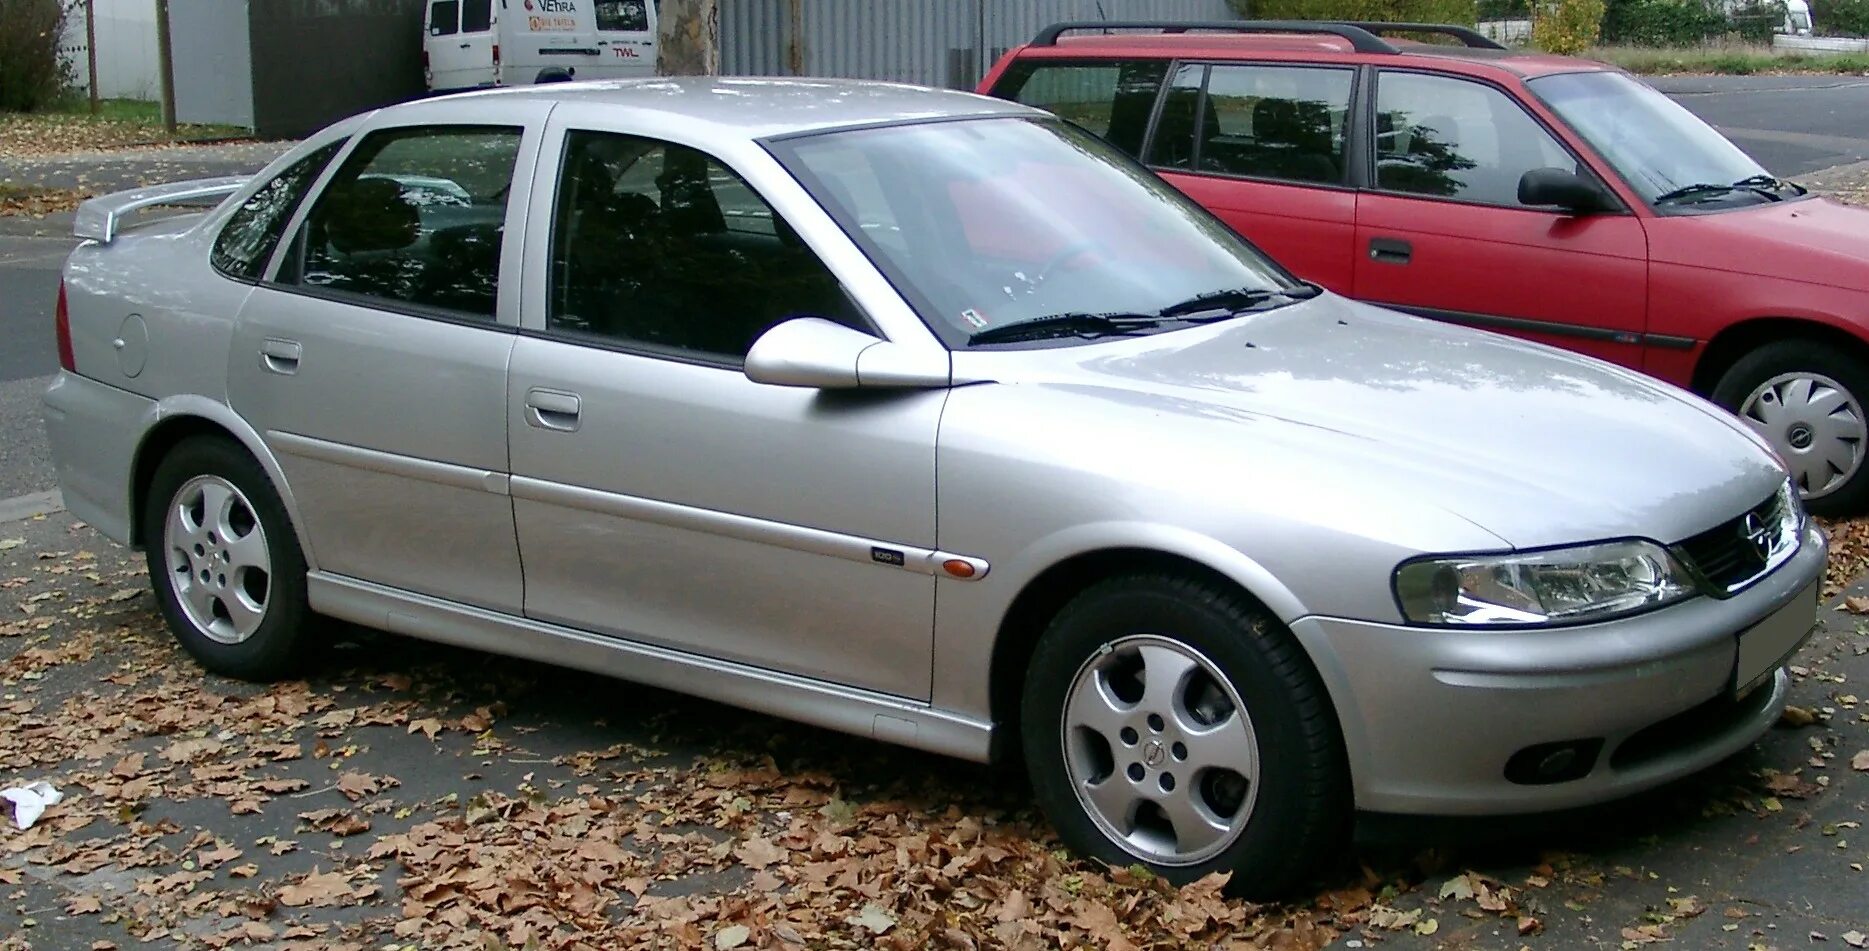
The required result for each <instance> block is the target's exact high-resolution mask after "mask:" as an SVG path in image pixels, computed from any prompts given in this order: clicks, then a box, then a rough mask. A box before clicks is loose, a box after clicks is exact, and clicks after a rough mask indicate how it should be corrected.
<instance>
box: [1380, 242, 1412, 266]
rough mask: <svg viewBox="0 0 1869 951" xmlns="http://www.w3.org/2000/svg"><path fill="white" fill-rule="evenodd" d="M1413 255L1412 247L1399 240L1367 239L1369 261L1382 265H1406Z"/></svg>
mask: <svg viewBox="0 0 1869 951" xmlns="http://www.w3.org/2000/svg"><path fill="white" fill-rule="evenodd" d="M1414 253H1415V247H1414V245H1411V244H1409V243H1408V242H1406V241H1403V240H1402V239H1400V238H1371V239H1369V259H1370V260H1371V261H1380V262H1382V263H1384V264H1407V263H1408V259H1409V258H1411V257H1413V256H1414Z"/></svg>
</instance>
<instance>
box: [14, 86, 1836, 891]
mask: <svg viewBox="0 0 1869 951" xmlns="http://www.w3.org/2000/svg"><path fill="white" fill-rule="evenodd" d="M190 196H193V197H223V198H224V200H222V201H221V202H220V204H219V205H218V206H217V207H216V208H214V209H213V210H212V211H208V212H206V213H204V214H199V215H185V216H180V217H170V218H164V219H160V220H157V221H154V222H150V221H146V220H144V219H141V218H133V217H132V216H133V215H134V214H135V212H136V211H137V210H138V209H140V208H143V207H145V206H148V205H152V204H160V203H172V202H175V201H177V200H180V199H182V198H185V197H190ZM77 231H78V233H79V234H80V235H81V236H83V237H85V238H88V239H90V240H88V241H86V242H85V243H84V244H83V245H82V246H81V247H79V248H78V249H77V250H76V251H75V252H74V253H73V254H72V256H71V260H70V262H69V264H68V265H67V267H66V270H65V275H64V284H63V287H62V289H61V291H60V298H59V305H58V311H57V326H58V341H59V350H60V356H61V361H62V363H63V367H64V369H63V372H61V373H60V374H59V375H58V377H57V379H56V381H55V382H54V383H53V384H52V386H51V388H50V390H49V391H48V392H47V393H46V396H45V404H46V418H47V424H48V427H49V429H50V433H51V437H52V445H53V450H54V454H55V456H56V459H57V464H58V468H59V477H60V481H61V484H62V486H63V490H64V493H65V499H66V503H67V505H68V506H69V507H70V509H71V511H72V512H73V513H74V514H76V515H77V516H79V517H80V518H83V519H84V520H85V521H87V522H90V523H91V524H93V525H95V526H96V527H97V528H98V529H100V530H101V531H103V532H104V533H105V534H107V535H109V536H111V537H113V538H115V539H118V540H119V541H122V542H124V543H126V544H130V545H136V546H141V547H143V548H145V549H146V550H147V552H148V560H149V570H150V576H151V579H152V581H153V583H154V585H155V590H156V593H157V596H158V602H159V604H160V606H161V610H162V612H163V613H164V615H165V616H166V618H167V620H168V622H169V624H170V626H171V627H172V628H173V629H174V632H175V635H176V637H177V638H178V639H179V640H180V642H181V644H182V646H183V647H184V648H186V649H187V650H188V651H189V652H190V653H191V654H193V655H194V656H195V657H196V658H197V659H198V660H199V661H200V662H201V663H202V665H204V666H205V667H207V668H209V669H210V670H213V671H217V672H220V673H223V674H228V675H232V676H236V677H244V678H254V679H264V678H273V677H280V676H286V675H289V674H290V673H291V672H292V671H294V670H296V669H298V667H299V665H300V663H301V662H302V661H303V660H304V659H306V658H307V657H308V656H309V655H310V653H311V652H312V651H313V650H314V649H315V648H317V647H318V646H319V644H318V640H319V638H320V636H321V632H323V631H327V630H329V628H328V627H326V626H321V625H319V624H317V623H315V621H314V617H315V614H317V615H325V616H330V617H335V618H342V619H346V620H349V621H353V622H359V623H362V624H366V625H370V626H374V627H377V628H382V629H386V630H389V631H394V632H399V633H403V634H407V635H410V636H414V637H419V638H428V639H432V640H435V641H442V642H447V643H453V644H460V645H467V646H470V647H475V648H481V649H485V650H489V651H497V652H501V653H506V654H511V655H516V656H522V657H531V658H538V659H542V660H546V661H551V662H555V663H559V664H564V665H568V666H573V667H580V668H586V669H589V670H594V671H601V672H606V673H610V674H614V675H616V676H618V677H624V678H629V679H631V680H636V681H641V682H645V683H650V684H656V685H660V686H664V687H669V688H672V689H676V690H681V691H687V692H691V693H695V694H700V695H703V696H707V697H712V698H715V699H718V700H720V701H723V702H727V703H733V704H739V705H742V706H745V707H749V708H753V709H757V710H763V711H767V712H770V713H774V714H779V715H782V716H788V717H794V718H797V719H800V720H804V721H808V722H811V723H816V724H820V725H824V726H829V727H833V728H836V729H840V730H847V731H849V732H852V733H855V734H859V735H862V736H869V737H875V738H877V739H881V740H886V741H889V742H893V743H901V744H907V745H909V746H914V747H919V748H921V749H924V750H929V751H932V752H935V753H940V754H946V755H950V756H957V757H963V758H967V759H973V760H987V759H989V758H993V757H996V756H1019V757H1023V759H1024V762H1025V763H1026V765H1027V767H1028V769H1029V771H1030V773H1031V776H1032V780H1033V784H1034V788H1035V791H1036V796H1037V798H1038V800H1039V801H1040V803H1041V804H1042V805H1043V807H1044V808H1045V810H1046V811H1047V813H1048V814H1049V815H1050V817H1051V818H1052V820H1053V823H1054V825H1055V826H1056V828H1057V830H1058V832H1059V834H1060V836H1061V837H1062V838H1063V839H1064V840H1065V842H1066V843H1068V844H1069V845H1070V846H1072V847H1073V848H1075V849H1077V850H1078V851H1079V852H1081V853H1083V854H1086V855H1089V856H1093V857H1095V858H1097V859H1101V860H1104V861H1107V862H1111V863H1115V864H1131V863H1143V864H1146V865H1148V866H1149V867H1151V868H1153V869H1155V870H1157V871H1159V872H1160V873H1162V874H1164V875H1167V876H1169V877H1170V878H1172V879H1175V880H1178V881H1181V880H1188V879H1191V878H1193V877H1196V876H1199V875H1202V874H1205V873H1207V872H1209V871H1213V870H1216V869H1227V870H1232V871H1234V872H1236V873H1237V877H1236V881H1237V882H1238V883H1240V885H1241V887H1242V888H1243V890H1245V891H1247V892H1249V893H1261V894H1263V893H1272V892H1277V891H1279V890H1281V889H1285V888H1288V887H1291V886H1292V885H1294V884H1296V883H1297V882H1299V881H1301V880H1302V879H1303V877H1304V876H1305V875H1306V874H1307V872H1308V871H1309V861H1310V860H1311V859H1312V857H1317V856H1327V855H1329V854H1331V851H1332V846H1333V845H1334V844H1336V843H1337V842H1338V841H1339V839H1340V837H1341V836H1343V835H1344V834H1345V832H1346V829H1347V828H1348V821H1347V820H1348V819H1349V817H1350V816H1351V814H1352V810H1353V809H1364V810H1375V811H1383V812H1392V813H1460V814H1477V813H1509V812H1522V811H1529V810H1541V809H1550V808H1554V807H1564V806H1571V805H1577V804H1582V803H1588V802H1593V801H1598V800H1603V799H1607V798H1611V797H1616V796H1620V795H1624V794H1627V793H1630V792H1632V791H1635V790H1638V789H1642V788H1645V787H1649V786H1654V785H1656V784H1659V783H1662V782H1664V781H1666V780H1668V779H1670V778H1673V777H1678V776H1682V775H1684V774H1687V773H1690V772H1692V771H1694V770H1697V769H1700V768H1702V767H1705V766H1707V765H1709V764H1711V763H1714V762H1716V761H1718V760H1720V759H1721V758H1723V757H1726V756H1728V755H1730V754H1732V753H1733V752H1735V751H1737V750H1739V749H1742V748H1744V747H1745V746H1747V745H1748V744H1750V743H1751V742H1752V741H1753V740H1754V739H1755V738H1756V737H1757V736H1758V735H1759V734H1760V733H1761V732H1762V731H1764V730H1765V729H1766V728H1767V726H1768V725H1769V724H1770V723H1771V722H1772V721H1773V719H1774V718H1775V717H1776V716H1777V714H1778V711H1779V709H1780V708H1781V706H1782V705H1783V703H1784V699H1785V691H1786V687H1787V678H1786V674H1785V672H1784V670H1783V666H1784V664H1785V662H1786V660H1787V658H1788V657H1789V656H1790V654H1791V653H1792V652H1793V651H1794V650H1796V648H1797V647H1798V645H1799V644H1800V643H1801V642H1802V641H1803V639H1804V638H1805V637H1806V636H1807V635H1808V633H1809V631H1810V630H1811V628H1812V625H1813V619H1814V612H1815V606H1816V596H1817V595H1816V592H1817V586H1818V579H1819V577H1820V575H1821V573H1822V567H1823V564H1824V558H1825V543H1824V540H1823V538H1822V536H1821V535H1820V534H1819V533H1818V532H1817V530H1816V529H1815V528H1813V527H1812V526H1811V525H1810V524H1809V523H1808V522H1807V519H1806V518H1805V516H1804V513H1803V511H1802V510H1801V508H1800V506H1799V502H1798V500H1797V497H1796V494H1795V493H1793V492H1792V491H1790V489H1789V486H1788V483H1787V481H1786V475H1785V470H1784V467H1783V466H1782V465H1781V463H1780V462H1779V461H1777V460H1776V459H1775V458H1774V457H1773V456H1772V454H1771V452H1770V451H1769V450H1768V449H1767V448H1766V447H1765V446H1764V445H1763V444H1761V443H1760V442H1759V441H1758V440H1757V439H1756V438H1755V437H1753V436H1751V435H1749V433H1748V431H1747V430H1746V429H1745V427H1743V426H1741V425H1739V424H1738V423H1737V422H1735V421H1734V420H1733V419H1732V418H1730V417H1728V416H1726V415H1724V414H1723V413H1721V412H1720V411H1719V410H1717V409H1715V408H1714V407H1712V406H1711V405H1709V404H1707V403H1704V402H1702V401H1700V400H1698V399H1695V398H1693V397H1691V396H1689V395H1687V394H1685V393H1683V392H1680V391H1678V390H1675V389H1672V388H1669V387H1666V386H1664V385H1660V384H1657V383H1654V382H1651V381H1648V380H1645V379H1642V378H1640V377H1637V376H1635V375H1633V374H1630V373H1627V372H1624V371H1622V370H1618V369H1616V368H1614V367H1611V366H1609V365H1607V364H1603V363H1598V362H1595V361H1592V360H1589V359H1585V358H1581V357H1576V356H1570V355H1566V354H1563V353H1559V352H1557V351H1554V350H1550V349H1547V348H1544V347H1540V346H1536V345H1532V344H1527V343H1522V342H1515V341H1512V340H1509V339H1506V338H1504V337H1500V336H1494V335H1491V334H1487V333H1482V332H1477V331H1469V330H1463V329H1458V328H1454V327H1450V326H1446V325H1442V324H1435V323H1430V322H1426V321H1422V320H1418V319H1414V318H1410V317H1406V316H1402V315H1398V314H1395V313H1391V312H1387V311H1383V310H1379V309H1376V308H1372V307H1367V306H1363V305H1359V304H1356V303H1352V302H1350V301H1347V300H1344V299H1342V298H1339V297H1336V296H1334V295H1331V294H1328V293H1324V292H1322V291H1320V290H1319V289H1318V288H1316V287H1314V286H1311V285H1307V284H1304V283H1302V282H1300V281H1298V280H1296V279H1294V278H1293V277H1291V276H1290V275H1289V274H1288V273H1287V272H1286V271H1284V270H1283V269H1281V268H1280V267H1279V266H1278V265H1276V264H1274V263H1273V262H1271V261H1269V260H1267V259H1266V258H1265V257H1264V256H1263V255H1261V254H1259V253H1258V252H1257V251H1256V250H1255V249H1253V248H1252V247H1251V246H1250V245H1249V244H1247V243H1246V242H1245V241H1244V240H1242V239H1241V238H1240V237H1238V236H1236V235H1234V234H1232V233H1231V232H1229V231H1228V230H1227V229H1226V228H1224V227H1223V226H1222V225H1220V224H1219V223H1218V222H1217V221H1216V220H1215V219H1214V218H1212V217H1211V216H1209V215H1208V214H1207V213H1205V212H1204V211H1202V210H1200V209H1199V208H1198V207H1196V206H1195V205H1193V204H1191V203H1190V202H1189V201H1188V200H1186V199H1185V198H1183V197H1181V196H1180V195H1179V194H1178V193H1176V192H1175V191H1174V190H1173V189H1171V188H1169V187H1167V186H1166V185H1164V184H1163V183H1162V182H1161V181H1159V180H1158V179H1156V178H1155V177H1154V176H1152V175H1151V174H1149V173H1148V172H1147V171H1146V170H1144V169H1142V168H1141V167H1139V166H1137V165H1135V164H1134V163H1132V162H1130V161H1129V160H1127V159H1125V158H1124V157H1122V156H1121V155H1119V154H1117V153H1116V152H1114V151H1112V150H1111V149H1110V148H1108V147H1106V146H1104V145H1102V144H1101V143H1099V141H1098V140H1097V139H1095V138H1094V137H1092V136H1091V135H1089V134H1086V133H1085V132H1083V131H1082V130H1080V129H1078V128H1076V127H1074V126H1071V125H1069V124H1066V123H1063V122H1060V121H1058V120H1056V119H1054V118H1052V117H1050V116H1048V115H1046V114H1045V113H1042V112H1037V111H1034V110H1031V109H1027V108H1025V107H1022V106H1018V105H1015V104H1011V103H1005V102H998V101H994V100H990V99H984V98H979V97H975V96H970V95H964V94H959V93H950V92H939V91H934V90H926V89H917V88H912V87H905V86H895V85H886V84H871V83H855V82H835V81H818V80H683V81H639V82H626V83H607V84H557V85H552V86H544V87H530V88H525V89H518V90H511V91H502V92H489V93H476V94H469V95H464V96H456V97H448V98H441V99H432V100H427V101H423V102H417V103H412V104H407V105H401V106H395V107H391V108H387V109H383V110H381V111H378V112H375V113H372V114H369V115H366V116H362V117H359V118H355V119H352V120H348V121H345V122H342V123H339V124H338V125H336V126H333V127H332V128H330V129H328V130H326V131H324V132H322V133H320V134H318V135H316V136H313V137H312V138H311V139H309V140H307V141H306V142H304V143H303V144H302V145H300V146H299V147H297V148H295V149H294V150H292V151H291V152H290V153H289V154H287V155H285V156H284V157H282V158H281V159H280V160H279V161H278V162H277V163H275V164H274V165H273V166H271V167H269V168H268V169H266V170H265V171H264V172H262V173H261V174H259V175H258V176H256V177H254V178H252V179H250V180H245V181H208V182H189V183H180V184H177V185H172V186H164V187H160V188H155V189H151V190H147V191H144V192H133V193H125V194H118V195H111V196H106V197H103V198H99V199H95V200H93V201H92V202H90V203H88V204H87V205H86V206H85V207H84V208H83V209H82V211H81V212H80V215H79V219H78V224H77ZM1528 279H1533V278H1532V276H1529V275H1528ZM314 612H315V614H314Z"/></svg>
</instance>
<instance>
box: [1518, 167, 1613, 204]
mask: <svg viewBox="0 0 1869 951" xmlns="http://www.w3.org/2000/svg"><path fill="white" fill-rule="evenodd" d="M1519 204H1521V205H1546V206H1555V207H1558V208H1562V209H1564V210H1565V211H1573V212H1576V213H1578V214H1586V215H1587V214H1590V213H1592V212H1598V211H1611V210H1614V209H1615V207H1616V199H1615V196H1613V195H1611V194H1610V193H1609V191H1608V190H1606V189H1605V188H1604V187H1603V186H1602V185H1601V184H1599V183H1597V181H1596V180H1595V179H1592V178H1587V177H1585V176H1582V175H1579V174H1577V173H1576V172H1567V171H1565V170H1563V169H1561V168H1534V169H1532V170H1531V171H1528V172H1526V173H1525V174H1524V175H1521V176H1519Z"/></svg>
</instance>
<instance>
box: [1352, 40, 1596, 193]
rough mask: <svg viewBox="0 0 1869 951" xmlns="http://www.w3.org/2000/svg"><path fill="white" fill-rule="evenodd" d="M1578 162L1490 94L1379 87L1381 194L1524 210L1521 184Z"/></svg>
mask: <svg viewBox="0 0 1869 951" xmlns="http://www.w3.org/2000/svg"><path fill="white" fill-rule="evenodd" d="M1534 168H1558V169H1563V170H1565V171H1567V172H1575V171H1577V161H1576V160H1575V159H1573V158H1571V156H1570V153H1568V152H1566V151H1564V148H1563V147H1562V146H1560V145H1558V143H1557V142H1556V141H1554V140H1552V138H1551V136H1550V135H1549V134H1548V133H1546V132H1545V130H1544V127H1542V126H1540V125H1539V124H1538V123H1537V121H1536V120H1534V119H1532V117H1531V116H1529V115H1526V113H1525V110H1524V109H1521V108H1520V107H1519V105H1518V103H1515V102H1513V101H1512V100H1511V98H1509V97H1508V96H1506V94H1504V93H1502V92H1500V91H1499V90H1497V89H1494V88H1493V87H1491V86H1486V85H1482V84H1480V83H1475V82H1468V81H1466V80H1461V79H1449V78H1447V77H1444V76H1424V75H1421V74H1417V73H1383V74H1382V76H1381V77H1380V80H1379V82H1378V84H1377V87H1376V187H1378V188H1382V189H1386V190H1389V191H1399V192H1410V193H1413V194H1418V195H1441V196H1445V197H1448V198H1459V199H1462V200H1465V201H1477V202H1485V203H1487V204H1493V205H1509V206H1514V207H1519V197H1518V196H1519V178H1520V177H1521V176H1523V175H1524V174H1525V173H1526V172H1528V171H1530V170H1532V169H1534Z"/></svg>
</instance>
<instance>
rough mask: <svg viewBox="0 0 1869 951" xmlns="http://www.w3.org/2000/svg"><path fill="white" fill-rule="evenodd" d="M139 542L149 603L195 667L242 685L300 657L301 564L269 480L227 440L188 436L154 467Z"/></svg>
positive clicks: (289, 668)
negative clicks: (151, 593) (150, 588)
mask: <svg viewBox="0 0 1869 951" xmlns="http://www.w3.org/2000/svg"><path fill="white" fill-rule="evenodd" d="M142 517H143V539H144V541H145V542H146V543H147V552H146V558H147V561H148V564H149V577H150V581H151V582H152V583H153V584H154V586H155V591H156V603H157V606H158V607H159V608H160V609H161V611H162V615H163V618H164V619H165V620H166V621H168V624H169V629H170V630H171V631H172V632H174V634H175V638H176V640H177V641H179V642H180V643H181V645H182V647H183V648H184V649H185V650H187V651H188V653H189V654H190V655H192V656H193V657H194V658H195V660H196V661H198V662H199V663H200V664H201V665H202V666H203V667H206V668H208V669H209V670H212V671H214V672H216V673H220V674H225V675H227V676H230V677H238V678H241V679H243V680H260V681H264V680H273V679H277V678H279V677H282V676H287V675H289V674H291V673H293V672H294V671H295V670H296V669H297V668H298V666H299V664H300V663H301V661H302V660H303V658H304V656H305V654H306V647H307V643H308V639H309V638H308V633H307V630H306V628H307V627H308V621H309V620H310V619H311V617H312V615H311V612H310V611H309V609H308V608H307V606H306V598H305V559H304V556H303V554H302V553H301V552H300V550H299V541H298V536H297V535H296V534H295V533H294V531H293V529H292V523H291V521H290V520H289V519H288V518H287V517H286V513H285V506H284V505H283V504H282V503H281V502H280V501H279V496H278V493H277V492H275V491H274V490H273V486H272V482H271V480H269V479H268V478H267V477H266V473H265V471H264V470H262V469H261V468H260V467H259V464H258V463H257V462H255V461H254V460H253V458H252V457H251V456H249V455H248V454H247V453H246V451H245V450H244V449H242V448H241V447H239V446H237V445H235V444H234V443H232V442H231V441H229V440H226V439H219V438H214V437H195V438H191V439H188V440H185V441H183V442H182V443H180V444H179V445H177V446H176V447H175V448H174V449H173V450H172V451H170V453H169V454H168V456H166V457H165V458H164V459H163V460H162V462H161V463H160V464H159V465H157V467H156V472H155V476H154V478H153V479H152V480H151V482H150V486H149V492H148V501H147V502H146V504H145V506H144V511H143V514H142Z"/></svg>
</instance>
